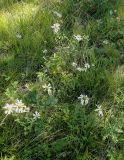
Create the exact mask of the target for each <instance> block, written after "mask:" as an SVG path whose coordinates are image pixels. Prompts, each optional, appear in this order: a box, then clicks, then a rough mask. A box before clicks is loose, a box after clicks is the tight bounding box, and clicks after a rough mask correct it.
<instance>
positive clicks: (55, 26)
mask: <svg viewBox="0 0 124 160" xmlns="http://www.w3.org/2000/svg"><path fill="white" fill-rule="evenodd" d="M51 28H52V29H53V31H54V32H55V33H58V32H59V30H60V24H59V23H55V24H53V25H52V26H51Z"/></svg>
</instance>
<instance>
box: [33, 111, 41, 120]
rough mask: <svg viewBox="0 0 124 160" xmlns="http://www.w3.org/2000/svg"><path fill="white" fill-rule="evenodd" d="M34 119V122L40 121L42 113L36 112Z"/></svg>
mask: <svg viewBox="0 0 124 160" xmlns="http://www.w3.org/2000/svg"><path fill="white" fill-rule="evenodd" d="M33 119H34V120H37V119H40V113H39V112H37V111H35V112H34V113H33Z"/></svg>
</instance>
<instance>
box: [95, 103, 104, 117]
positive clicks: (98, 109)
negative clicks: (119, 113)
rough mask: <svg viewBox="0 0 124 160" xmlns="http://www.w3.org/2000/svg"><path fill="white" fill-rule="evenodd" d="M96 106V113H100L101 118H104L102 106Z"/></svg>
mask: <svg viewBox="0 0 124 160" xmlns="http://www.w3.org/2000/svg"><path fill="white" fill-rule="evenodd" d="M96 106H97V109H95V111H96V112H98V115H99V116H100V117H103V111H102V108H101V105H96Z"/></svg>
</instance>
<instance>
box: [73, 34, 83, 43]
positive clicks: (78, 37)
mask: <svg viewBox="0 0 124 160" xmlns="http://www.w3.org/2000/svg"><path fill="white" fill-rule="evenodd" d="M74 38H75V39H76V40H77V41H78V42H80V41H81V40H82V37H81V35H79V34H78V35H74Z"/></svg>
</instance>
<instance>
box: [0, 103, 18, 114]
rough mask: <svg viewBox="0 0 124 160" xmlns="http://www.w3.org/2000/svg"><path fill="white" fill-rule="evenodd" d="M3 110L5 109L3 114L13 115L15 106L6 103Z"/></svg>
mask: <svg viewBox="0 0 124 160" xmlns="http://www.w3.org/2000/svg"><path fill="white" fill-rule="evenodd" d="M3 108H4V109H5V114H11V113H13V110H14V108H15V106H14V105H13V104H8V103H7V104H6V105H5V106H4V107H3Z"/></svg>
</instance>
